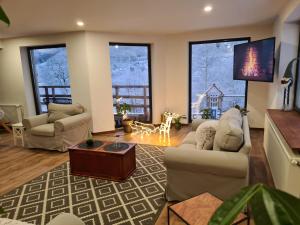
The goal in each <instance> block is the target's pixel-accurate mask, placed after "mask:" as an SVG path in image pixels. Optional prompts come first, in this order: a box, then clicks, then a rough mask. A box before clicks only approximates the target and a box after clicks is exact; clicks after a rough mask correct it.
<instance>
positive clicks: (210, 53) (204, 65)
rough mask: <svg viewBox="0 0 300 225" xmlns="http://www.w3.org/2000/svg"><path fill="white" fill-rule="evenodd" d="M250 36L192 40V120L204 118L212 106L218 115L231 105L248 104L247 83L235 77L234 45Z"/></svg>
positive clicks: (190, 106)
mask: <svg viewBox="0 0 300 225" xmlns="http://www.w3.org/2000/svg"><path fill="white" fill-rule="evenodd" d="M248 41H249V38H239V39H229V40H216V41H203V42H190V44H189V56H190V57H189V60H190V64H189V83H190V88H189V99H190V104H189V119H190V120H193V119H195V118H198V117H201V115H202V113H203V110H204V109H210V110H209V111H210V112H211V114H212V116H213V117H214V118H218V117H219V116H220V115H221V114H222V112H224V111H226V110H227V109H229V108H230V107H233V106H235V105H239V106H241V107H246V104H247V82H246V81H238V80H233V54H234V52H233V51H234V45H236V44H242V43H245V42H248Z"/></svg>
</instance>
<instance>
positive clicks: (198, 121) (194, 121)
mask: <svg viewBox="0 0 300 225" xmlns="http://www.w3.org/2000/svg"><path fill="white" fill-rule="evenodd" d="M210 120H212V119H195V120H193V121H192V131H196V130H197V128H198V127H199V125H200V124H201V123H204V122H205V121H210Z"/></svg>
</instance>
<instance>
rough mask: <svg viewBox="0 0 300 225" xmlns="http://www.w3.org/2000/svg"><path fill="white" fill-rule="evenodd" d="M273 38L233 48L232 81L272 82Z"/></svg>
mask: <svg viewBox="0 0 300 225" xmlns="http://www.w3.org/2000/svg"><path fill="white" fill-rule="evenodd" d="M274 54H275V38H268V39H264V40H259V41H253V42H249V43H245V44H240V45H235V46H234V64H233V79H234V80H249V81H262V82H273V75H274V62H275V60H274Z"/></svg>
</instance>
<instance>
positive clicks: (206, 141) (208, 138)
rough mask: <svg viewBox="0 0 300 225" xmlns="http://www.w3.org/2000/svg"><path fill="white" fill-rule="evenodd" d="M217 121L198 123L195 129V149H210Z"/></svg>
mask: <svg viewBox="0 0 300 225" xmlns="http://www.w3.org/2000/svg"><path fill="white" fill-rule="evenodd" d="M218 123H219V122H218V121H216V120H209V121H206V122H203V123H202V124H200V125H199V127H198V128H197V130H196V135H195V138H196V143H197V150H212V149H213V143H214V138H215V134H216V128H217V126H218Z"/></svg>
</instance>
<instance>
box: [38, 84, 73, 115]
mask: <svg viewBox="0 0 300 225" xmlns="http://www.w3.org/2000/svg"><path fill="white" fill-rule="evenodd" d="M38 88H39V99H40V106H41V111H42V112H47V111H48V110H47V108H48V104H49V103H59V104H72V98H71V88H70V86H58V85H56V86H48V85H41V86H39V87H38Z"/></svg>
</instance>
